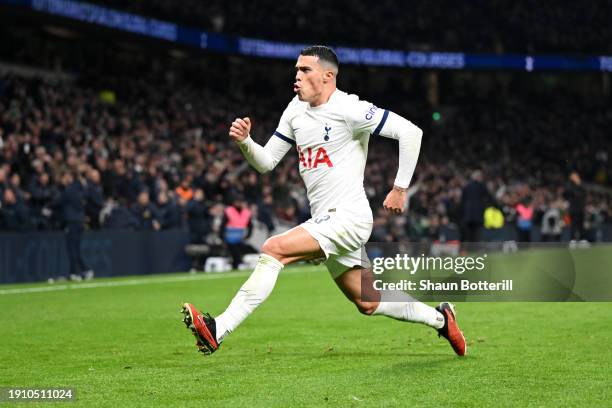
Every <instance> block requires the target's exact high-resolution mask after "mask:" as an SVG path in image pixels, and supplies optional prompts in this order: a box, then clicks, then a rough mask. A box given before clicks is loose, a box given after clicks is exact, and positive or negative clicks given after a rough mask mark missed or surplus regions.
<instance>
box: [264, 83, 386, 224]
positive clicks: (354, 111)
mask: <svg viewBox="0 0 612 408" xmlns="http://www.w3.org/2000/svg"><path fill="white" fill-rule="evenodd" d="M388 115H389V112H388V111H387V110H384V109H379V108H377V107H376V106H374V105H373V104H371V103H369V102H367V101H362V100H359V97H358V96H357V95H349V94H347V93H345V92H342V91H340V90H336V91H334V93H333V94H332V95H331V97H330V99H329V101H328V102H327V103H325V104H323V105H320V106H316V107H312V106H310V104H308V103H307V102H301V101H300V100H299V99H298V98H297V96H296V97H295V98H293V100H292V101H291V102H290V103H289V105H288V106H287V108H286V109H285V111H284V112H283V115H282V116H281V119H280V123H279V125H278V128H277V130H276V132H274V135H275V136H276V137H278V138H280V139H282V140H284V141H285V142H287V143H288V144H291V145H294V146H295V147H296V149H297V154H298V158H299V168H300V175H301V176H302V179H303V180H304V184H305V185H306V192H307V195H308V201H309V202H310V209H311V213H312V216H313V217H316V216H317V215H319V214H321V213H323V212H325V211H327V210H329V209H333V208H346V209H350V210H351V211H354V212H356V213H358V214H359V215H363V216H364V217H368V218H369V220H370V221H371V219H372V211H371V209H370V205H369V202H368V200H367V197H366V194H365V191H364V188H363V176H364V171H365V166H366V160H367V155H368V141H369V139H370V135H375V136H376V135H378V134H379V133H380V132H381V130H382V129H383V126H384V124H385V121H386V120H387V117H388Z"/></svg>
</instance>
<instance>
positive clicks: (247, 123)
mask: <svg viewBox="0 0 612 408" xmlns="http://www.w3.org/2000/svg"><path fill="white" fill-rule="evenodd" d="M249 133H251V119H249V118H248V117H247V118H244V119H240V118H236V119H235V120H234V121H233V122H232V126H231V127H230V130H229V135H230V137H231V138H232V140H233V141H234V142H242V141H243V140H244V139H246V138H247V137H249Z"/></svg>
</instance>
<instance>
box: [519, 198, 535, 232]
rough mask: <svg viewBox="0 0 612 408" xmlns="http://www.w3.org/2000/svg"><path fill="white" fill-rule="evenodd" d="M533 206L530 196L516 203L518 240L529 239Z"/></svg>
mask: <svg viewBox="0 0 612 408" xmlns="http://www.w3.org/2000/svg"><path fill="white" fill-rule="evenodd" d="M533 218H534V208H533V203H532V202H531V198H530V197H527V198H525V199H524V200H522V201H521V202H520V203H518V204H517V205H516V231H517V236H518V240H519V241H520V242H530V241H531V229H532V227H533Z"/></svg>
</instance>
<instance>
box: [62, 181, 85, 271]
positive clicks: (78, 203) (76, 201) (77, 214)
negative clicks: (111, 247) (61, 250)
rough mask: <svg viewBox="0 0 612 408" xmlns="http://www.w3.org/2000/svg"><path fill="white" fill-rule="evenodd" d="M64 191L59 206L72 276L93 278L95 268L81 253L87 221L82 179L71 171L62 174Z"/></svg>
mask: <svg viewBox="0 0 612 408" xmlns="http://www.w3.org/2000/svg"><path fill="white" fill-rule="evenodd" d="M62 185H63V186H64V189H63V191H62V192H61V195H60V197H59V201H58V203H57V207H58V208H59V209H60V211H61V213H62V215H63V221H64V226H65V229H64V231H65V232H66V249H67V251H68V260H69V263H70V278H71V279H73V280H81V279H92V278H93V276H94V272H93V270H91V268H89V267H88V266H87V265H86V264H85V261H84V260H83V255H82V254H81V237H82V235H83V229H84V228H83V223H84V222H85V208H84V201H85V193H84V189H83V185H82V184H81V181H79V180H75V179H74V177H73V176H72V174H71V173H70V172H69V171H66V172H64V174H63V175H62Z"/></svg>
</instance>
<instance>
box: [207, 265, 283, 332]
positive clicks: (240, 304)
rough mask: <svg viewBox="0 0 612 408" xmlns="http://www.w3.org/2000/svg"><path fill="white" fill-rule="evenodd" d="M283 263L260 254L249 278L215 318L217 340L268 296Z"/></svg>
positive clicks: (233, 328) (230, 330)
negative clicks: (223, 310)
mask: <svg viewBox="0 0 612 408" xmlns="http://www.w3.org/2000/svg"><path fill="white" fill-rule="evenodd" d="M283 266H284V265H283V264H282V263H281V262H279V261H278V260H276V259H275V258H273V257H271V256H270V255H266V254H261V255H260V257H259V260H258V261H257V265H256V266H255V269H254V270H253V273H251V276H250V277H249V279H247V281H246V282H244V284H243V285H242V287H241V288H240V290H239V291H238V293H236V296H234V298H233V299H232V302H231V303H230V305H229V306H228V307H227V309H225V312H223V313H222V314H220V315H219V316H217V317H216V318H215V323H216V326H217V327H216V328H217V341H218V342H221V341H222V340H223V339H224V338H225V336H227V335H228V334H230V333H231V332H233V331H234V330H235V329H236V327H238V325H239V324H240V323H242V321H243V320H244V319H246V318H247V316H248V315H250V314H251V313H253V311H254V310H255V308H257V306H259V305H260V304H262V303H263V301H264V300H266V299H267V298H268V296H270V293H272V289H273V288H274V284H275V283H276V278H278V274H279V273H280V271H281V269H283Z"/></svg>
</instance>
